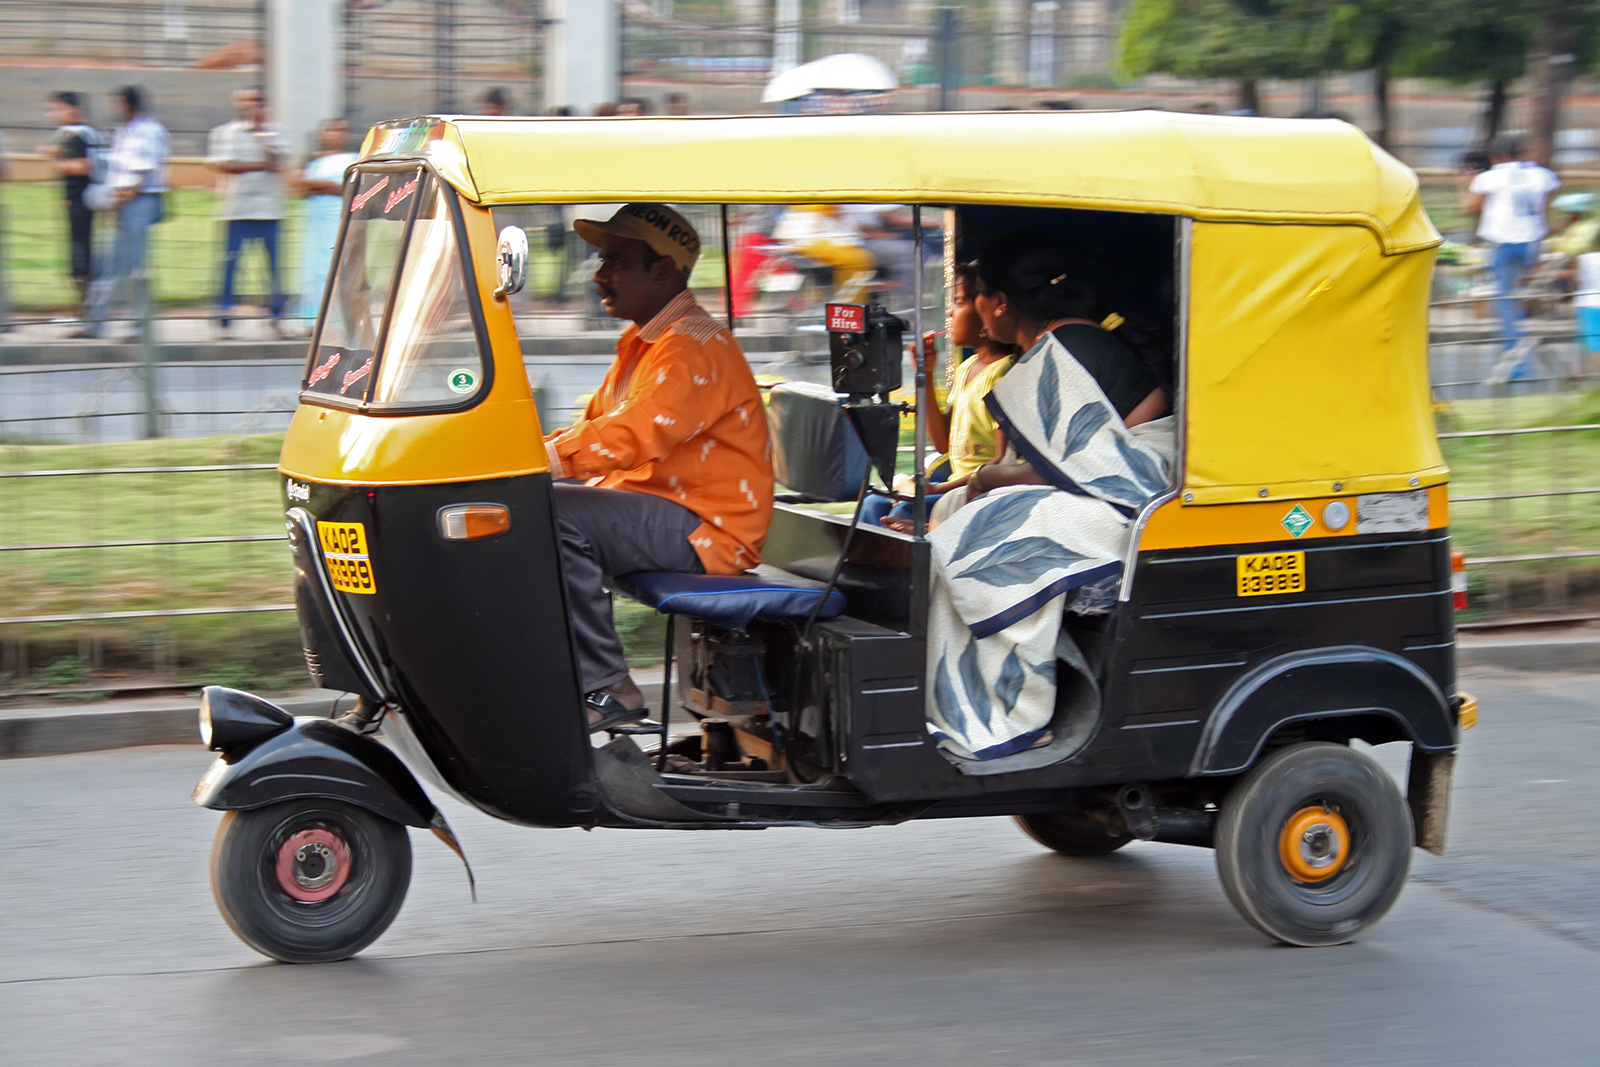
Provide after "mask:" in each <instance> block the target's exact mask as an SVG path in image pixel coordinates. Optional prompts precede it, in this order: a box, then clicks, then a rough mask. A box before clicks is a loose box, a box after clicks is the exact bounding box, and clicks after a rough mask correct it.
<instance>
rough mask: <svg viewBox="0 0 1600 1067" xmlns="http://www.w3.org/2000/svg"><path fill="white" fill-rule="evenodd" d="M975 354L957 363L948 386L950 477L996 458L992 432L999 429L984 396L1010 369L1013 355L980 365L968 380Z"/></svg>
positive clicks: (968, 471) (947, 454)
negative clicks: (953, 378)
mask: <svg viewBox="0 0 1600 1067" xmlns="http://www.w3.org/2000/svg"><path fill="white" fill-rule="evenodd" d="M977 361H978V357H977V356H976V355H973V356H968V357H967V358H966V359H964V360H962V361H961V363H960V365H959V366H957V367H956V374H955V379H956V380H955V384H954V385H953V386H952V387H951V390H950V409H949V421H950V451H949V452H947V453H946V454H945V455H946V458H947V459H949V461H950V477H951V478H961V477H964V476H965V475H968V474H971V473H972V472H973V471H975V470H977V469H978V468H979V467H981V466H983V465H984V464H985V463H988V462H989V461H990V460H992V459H997V458H999V457H998V456H997V454H996V451H995V447H994V446H995V434H996V433H997V432H998V430H999V426H998V424H996V422H995V421H994V416H993V415H991V414H989V409H988V407H987V406H986V405H985V404H984V402H983V398H984V397H985V396H988V395H989V390H991V389H993V388H994V384H995V383H996V382H998V381H999V380H1000V379H1001V378H1003V377H1005V373H1006V371H1008V370H1010V369H1011V362H1012V357H1010V356H1006V357H1005V358H1004V359H997V360H995V361H994V362H993V363H991V364H989V365H988V366H987V367H984V368H982V369H981V370H979V371H978V373H977V374H973V375H972V376H971V380H970V381H969V380H968V377H967V376H968V374H969V373H971V371H972V366H973V364H974V363H976V362H977Z"/></svg>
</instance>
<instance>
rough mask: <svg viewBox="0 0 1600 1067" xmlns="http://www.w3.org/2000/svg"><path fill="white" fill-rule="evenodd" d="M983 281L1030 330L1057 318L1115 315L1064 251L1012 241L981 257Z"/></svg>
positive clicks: (979, 260) (980, 271) (1034, 243)
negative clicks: (1084, 280)
mask: <svg viewBox="0 0 1600 1067" xmlns="http://www.w3.org/2000/svg"><path fill="white" fill-rule="evenodd" d="M978 278H979V281H980V282H981V283H982V285H983V288H984V289H985V290H986V291H988V292H991V293H1005V294H1006V302H1007V303H1008V304H1009V305H1010V307H1011V310H1012V311H1013V312H1014V313H1015V314H1016V316H1017V321H1018V322H1020V323H1022V324H1023V325H1025V326H1032V327H1042V326H1044V325H1046V324H1047V323H1050V322H1053V321H1054V320H1056V319H1088V320H1090V321H1091V322H1100V321H1102V320H1103V319H1105V318H1106V316H1108V315H1110V314H1111V312H1112V308H1111V304H1110V303H1109V302H1108V301H1107V300H1106V299H1105V297H1104V296H1102V295H1101V293H1100V291H1099V290H1097V289H1094V288H1092V287H1091V286H1089V285H1087V284H1085V283H1084V282H1083V281H1082V280H1081V279H1080V278H1079V277H1078V265H1077V264H1076V263H1074V262H1073V261H1072V259H1071V257H1069V256H1068V255H1066V253H1064V252H1063V251H1062V250H1061V249H1059V248H1055V247H1052V246H1050V245H1044V244H1039V243H1037V242H1034V241H1025V240H1015V239H1014V240H1009V241H1003V242H999V243H997V244H996V245H995V246H993V247H991V248H988V249H985V250H984V253H983V254H982V255H981V256H979V257H978Z"/></svg>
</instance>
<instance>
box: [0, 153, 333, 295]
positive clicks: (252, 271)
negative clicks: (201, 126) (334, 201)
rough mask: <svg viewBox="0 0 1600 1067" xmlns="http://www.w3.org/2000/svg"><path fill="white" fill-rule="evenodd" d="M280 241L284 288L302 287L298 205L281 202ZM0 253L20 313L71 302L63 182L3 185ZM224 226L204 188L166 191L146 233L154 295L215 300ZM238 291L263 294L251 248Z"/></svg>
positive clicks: (263, 278)
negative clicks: (160, 213) (163, 206)
mask: <svg viewBox="0 0 1600 1067" xmlns="http://www.w3.org/2000/svg"><path fill="white" fill-rule="evenodd" d="M284 204H285V211H286V212H287V215H286V218H285V219H284V223H283V228H282V234H281V236H280V238H279V241H278V246H279V264H278V270H279V277H280V280H281V284H282V286H283V287H284V290H285V291H286V292H289V293H294V292H297V291H298V289H299V286H300V243H301V235H302V232H303V231H302V226H303V217H302V216H303V205H302V203H301V202H300V201H299V200H296V199H292V198H290V199H286V200H285V201H284ZM0 211H3V215H0V219H3V232H0V252H3V254H4V262H5V277H6V288H7V294H8V297H9V299H10V301H11V303H12V306H13V307H15V308H16V309H18V310H20V311H56V310H61V309H64V308H68V307H71V306H72V304H73V301H74V299H75V297H74V295H73V288H72V284H71V281H70V280H69V279H68V277H67V262H68V261H67V220H66V211H65V209H64V208H63V207H62V206H61V197H60V187H59V186H57V185H56V184H54V183H48V184H22V183H16V182H11V183H5V184H3V185H0ZM112 225H113V224H112V223H111V222H109V221H108V216H104V215H101V216H97V217H96V219H95V230H96V242H97V244H98V243H99V242H100V240H101V239H102V238H104V239H109V236H110V232H111V227H112ZM222 240H223V233H222V223H220V222H218V221H217V218H216V210H215V198H214V197H213V196H212V194H211V192H210V191H209V190H205V189H175V190H173V191H172V192H170V193H168V194H167V218H166V220H165V221H163V222H162V223H160V224H159V225H157V226H156V227H154V228H153V229H152V230H151V231H150V250H149V254H148V263H149V268H150V275H151V278H152V279H153V281H154V285H155V294H156V299H157V300H159V301H160V302H161V303H163V304H167V305H174V306H191V307H194V306H204V305H206V304H208V303H210V302H212V301H213V300H215V298H216V294H217V292H218V290H219V288H220V286H221V278H222V267H221V260H222ZM239 270H240V276H239V280H238V283H237V284H238V291H239V292H240V293H242V294H261V293H265V292H266V291H267V268H266V260H265V257H264V256H263V255H262V254H261V252H260V251H259V249H257V248H255V247H251V248H250V249H249V250H248V251H247V252H246V253H245V255H244V259H243V262H242V263H241V264H240V268H239Z"/></svg>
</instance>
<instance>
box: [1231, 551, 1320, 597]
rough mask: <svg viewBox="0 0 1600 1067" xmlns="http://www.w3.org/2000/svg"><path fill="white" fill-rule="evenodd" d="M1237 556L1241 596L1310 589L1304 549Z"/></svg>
mask: <svg viewBox="0 0 1600 1067" xmlns="http://www.w3.org/2000/svg"><path fill="white" fill-rule="evenodd" d="M1236 558H1237V560H1238V573H1239V595H1240V596H1267V595H1268V594H1271V593H1303V592H1305V591H1306V554H1305V553H1304V552H1259V553H1257V554H1255V555H1253V556H1238V557H1236Z"/></svg>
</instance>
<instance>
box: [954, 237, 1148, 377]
mask: <svg viewBox="0 0 1600 1067" xmlns="http://www.w3.org/2000/svg"><path fill="white" fill-rule="evenodd" d="M1083 270H1084V267H1083V264H1082V263H1081V262H1079V261H1078V260H1076V259H1074V257H1072V256H1070V255H1068V254H1067V252H1066V251H1065V250H1064V249H1062V248H1060V247H1058V246H1055V245H1049V244H1044V243H1041V242H1040V241H1039V240H1038V239H1037V238H1010V239H1006V240H1003V241H1000V242H996V243H995V244H994V245H992V246H991V247H989V248H986V249H985V250H984V251H983V254H982V255H980V256H979V257H978V279H979V281H980V283H981V284H982V286H983V288H984V290H985V291H986V292H990V293H1005V294H1006V303H1007V304H1008V305H1009V306H1010V308H1011V310H1012V312H1013V313H1014V314H1015V315H1016V317H1017V321H1018V322H1019V323H1022V324H1023V325H1024V326H1028V327H1031V328H1033V329H1042V328H1043V327H1045V326H1048V325H1049V324H1050V323H1052V322H1054V321H1055V320H1056V319H1087V320H1089V321H1090V322H1094V323H1101V324H1106V329H1108V330H1111V331H1113V335H1114V336H1116V337H1118V338H1120V339H1121V341H1122V343H1123V344H1125V345H1127V346H1128V347H1129V348H1130V349H1132V350H1133V352H1134V354H1135V355H1136V356H1138V358H1139V359H1140V360H1141V361H1142V362H1144V363H1145V365H1146V366H1148V367H1149V368H1150V370H1151V371H1152V372H1153V373H1154V374H1155V376H1156V380H1157V381H1158V382H1159V383H1160V384H1161V387H1162V388H1163V389H1165V390H1166V391H1167V395H1168V396H1169V397H1170V396H1171V395H1172V341H1171V338H1170V336H1168V334H1167V333H1166V331H1164V330H1161V329H1160V328H1158V327H1156V326H1154V325H1152V324H1151V323H1148V322H1143V321H1139V320H1138V319H1137V318H1136V317H1135V316H1132V315H1126V314H1123V313H1121V312H1118V311H1117V309H1116V308H1114V307H1113V306H1112V304H1111V301H1110V300H1108V299H1107V298H1106V296H1105V294H1104V293H1102V292H1101V291H1100V290H1099V289H1096V288H1095V287H1094V286H1093V285H1091V284H1089V283H1088V282H1087V281H1085V280H1084V279H1083Z"/></svg>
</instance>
